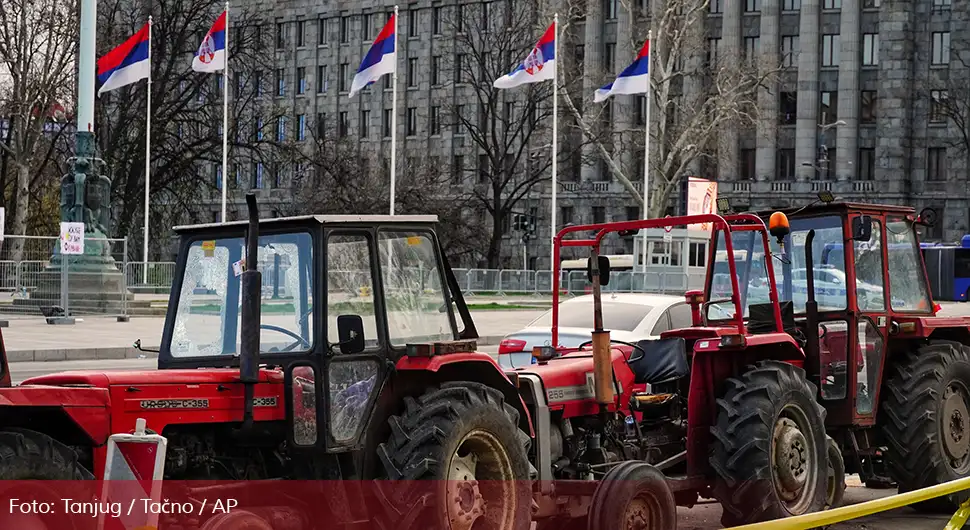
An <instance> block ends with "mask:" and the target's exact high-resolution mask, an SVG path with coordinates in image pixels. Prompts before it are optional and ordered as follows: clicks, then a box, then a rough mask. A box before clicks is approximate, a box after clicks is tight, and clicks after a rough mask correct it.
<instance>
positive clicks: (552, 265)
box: [549, 13, 560, 274]
mask: <svg viewBox="0 0 970 530" xmlns="http://www.w3.org/2000/svg"><path fill="white" fill-rule="evenodd" d="M553 25H554V26H555V28H554V37H553V39H554V40H553V44H552V46H553V57H554V58H555V61H556V66H555V69H554V71H553V77H552V215H551V219H552V222H551V223H550V225H551V232H552V237H551V238H550V240H549V241H550V243H551V246H550V247H549V270H550V271H553V272H552V274H555V270H556V188H557V186H558V184H557V183H556V178H557V172H558V171H559V64H560V57H559V13H556V14H555V16H554V18H553Z"/></svg>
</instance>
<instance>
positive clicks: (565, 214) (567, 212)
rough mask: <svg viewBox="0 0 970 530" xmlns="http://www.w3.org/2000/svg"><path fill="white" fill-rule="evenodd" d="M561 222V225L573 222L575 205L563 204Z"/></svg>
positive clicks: (560, 210)
mask: <svg viewBox="0 0 970 530" xmlns="http://www.w3.org/2000/svg"><path fill="white" fill-rule="evenodd" d="M559 223H560V225H561V226H567V225H571V224H573V207H572V206H563V207H562V208H560V209H559Z"/></svg>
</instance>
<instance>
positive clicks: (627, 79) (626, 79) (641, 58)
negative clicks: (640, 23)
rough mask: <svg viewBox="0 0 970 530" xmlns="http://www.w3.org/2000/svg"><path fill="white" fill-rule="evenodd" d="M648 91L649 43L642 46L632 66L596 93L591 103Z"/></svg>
mask: <svg viewBox="0 0 970 530" xmlns="http://www.w3.org/2000/svg"><path fill="white" fill-rule="evenodd" d="M649 91H650V41H649V40H648V41H647V42H645V43H644V44H643V49H642V50H640V53H639V54H638V55H637V58H636V60H635V61H633V64H631V65H630V66H627V67H626V70H623V72H621V73H620V76H619V77H617V78H616V81H613V82H612V83H610V84H608V85H606V86H605V87H603V88H601V89H599V90H597V91H596V94H595V95H594V96H593V102H595V103H599V102H600V101H605V100H606V99H607V98H609V97H610V96H613V95H627V94H646V93H647V92H649Z"/></svg>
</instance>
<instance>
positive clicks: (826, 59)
mask: <svg viewBox="0 0 970 530" xmlns="http://www.w3.org/2000/svg"><path fill="white" fill-rule="evenodd" d="M841 48H842V44H841V40H840V39H839V36H838V35H822V66H838V65H839V51H840V50H841Z"/></svg>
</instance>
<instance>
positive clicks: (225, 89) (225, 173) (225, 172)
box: [219, 2, 229, 223]
mask: <svg viewBox="0 0 970 530" xmlns="http://www.w3.org/2000/svg"><path fill="white" fill-rule="evenodd" d="M225 60H226V63H225V65H224V68H223V69H222V217H220V218H219V219H220V221H221V222H223V223H225V222H226V188H228V186H227V184H228V182H229V167H228V158H229V157H228V154H229V142H228V138H229V2H226V57H225Z"/></svg>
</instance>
